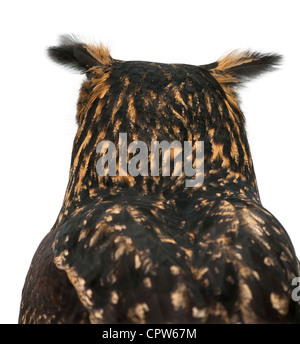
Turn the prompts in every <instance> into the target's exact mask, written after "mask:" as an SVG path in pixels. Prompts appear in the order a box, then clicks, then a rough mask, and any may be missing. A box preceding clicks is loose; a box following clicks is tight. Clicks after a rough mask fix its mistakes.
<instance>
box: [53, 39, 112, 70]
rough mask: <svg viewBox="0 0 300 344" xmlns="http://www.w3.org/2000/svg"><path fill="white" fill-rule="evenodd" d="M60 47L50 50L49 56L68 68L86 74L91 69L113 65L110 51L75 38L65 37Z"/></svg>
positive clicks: (61, 40)
mask: <svg viewBox="0 0 300 344" xmlns="http://www.w3.org/2000/svg"><path fill="white" fill-rule="evenodd" d="M59 43H60V44H59V45H58V46H54V47H50V48H48V55H49V57H50V58H51V59H52V60H53V61H54V62H57V63H59V64H61V65H64V66H66V67H69V68H72V69H75V70H77V71H79V72H81V73H85V72H86V71H87V70H89V69H90V68H91V67H95V66H98V67H103V66H105V65H109V64H111V61H112V59H111V57H110V54H109V51H108V49H106V48H105V47H103V46H102V45H100V46H98V47H97V46H93V45H89V44H85V43H82V42H80V41H79V40H78V39H77V38H76V37H75V36H72V35H63V36H61V37H60V42H59Z"/></svg>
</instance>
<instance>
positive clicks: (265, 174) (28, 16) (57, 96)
mask: <svg viewBox="0 0 300 344" xmlns="http://www.w3.org/2000/svg"><path fill="white" fill-rule="evenodd" d="M298 3H299V1H297V0H294V1H293V0H285V1H276V0H272V1H268V0H263V1H262V0H251V1H238V0H236V1H234V0H226V1H222V0H221V1H213V0H210V1H207V0H206V1H199V0H185V1H182V0H180V1H177V0H151V1H147V2H146V1H142V0H139V1H137V0H135V1H130V0H127V1H107V0H106V1H91V0H84V1H82V0H81V1H76V0H72V1H66V0H59V1H57V0H52V1H37V0H36V1H33V0H27V1H22V0H19V1H15V0H10V1H6V2H4V1H2V2H1V5H0V16H1V20H0V26H1V28H0V29H1V30H0V32H1V53H0V60H1V61H0V62H1V64H0V68H1V84H0V87H1V92H0V95H1V104H2V107H1V119H0V120H1V125H0V130H1V135H0V140H1V142H0V149H1V169H0V173H1V207H0V209H1V214H2V215H1V217H2V221H1V234H0V235H1V237H0V238H1V239H0V255H1V256H0V264H1V265H0V268H1V275H0V276H1V282H0V323H16V322H17V319H18V312H19V304H20V298H21V290H22V287H23V283H24V279H25V276H26V273H27V270H28V268H29V265H30V262H31V259H32V256H33V254H34V252H35V250H36V248H37V246H38V244H39V243H40V241H41V240H42V238H43V237H44V236H45V235H46V233H47V232H48V231H49V230H50V228H51V227H52V225H53V224H54V222H55V220H56V217H57V215H58V213H59V210H60V207H61V204H62V201H63V197H64V192H65V189H66V186H67V181H68V173H69V164H70V158H71V149H72V142H73V137H74V135H75V131H76V126H75V111H76V102H77V96H78V91H79V88H80V84H81V81H82V79H83V77H82V76H81V75H78V74H73V73H71V72H70V71H67V70H64V69H63V68H61V67H59V66H57V65H55V64H54V63H52V62H51V61H50V60H49V59H48V58H47V56H46V53H45V51H46V48H47V46H49V45H54V44H56V43H57V38H58V36H59V35H60V34H65V33H74V34H78V35H80V36H82V37H83V38H87V39H89V40H90V41H92V42H93V41H94V42H98V41H101V42H103V43H104V44H106V45H108V46H109V47H110V50H111V55H112V56H113V57H114V58H117V59H124V60H148V61H149V60H152V61H156V62H166V63H171V62H174V63H187V64H204V63H210V62H213V61H215V60H216V59H218V58H219V57H220V56H222V55H223V54H224V53H227V52H229V51H231V50H233V49H237V48H240V49H248V48H250V49H253V50H258V51H262V52H277V53H281V54H283V55H284V62H283V64H282V66H281V68H280V70H279V71H276V72H274V73H270V74H265V75H263V76H262V77H261V78H259V79H257V80H255V81H253V82H251V83H249V84H247V88H243V89H242V90H241V91H240V96H241V99H242V109H243V111H244V113H245V116H246V120H247V131H248V138H249V142H250V147H251V151H252V156H253V160H254V167H255V171H256V175H257V180H258V185H259V189H260V195H261V199H262V203H263V205H264V206H265V207H266V208H267V209H268V210H269V211H271V212H272V213H273V214H274V215H275V216H276V217H277V218H278V220H279V221H280V222H281V223H282V224H283V225H284V227H285V228H286V230H287V232H288V234H289V235H290V237H291V239H292V241H293V243H294V246H295V249H296V252H297V255H298V257H300V234H299V220H298V216H299V213H300V208H299V205H300V204H299V203H300V202H299V199H298V197H299V195H300V186H299V168H300V163H299V148H300V147H299V136H300V133H299V124H300V121H299V118H300V110H299V91H300V89H299V80H300V71H299V63H298V60H299V56H300V45H299V34H300V24H299V4H298ZM297 5H298V7H297ZM3 105H4V106H3Z"/></svg>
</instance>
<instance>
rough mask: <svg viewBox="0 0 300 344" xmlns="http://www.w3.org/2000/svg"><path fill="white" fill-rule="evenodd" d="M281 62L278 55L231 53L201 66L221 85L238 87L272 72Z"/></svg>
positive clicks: (280, 57) (246, 52)
mask: <svg viewBox="0 0 300 344" xmlns="http://www.w3.org/2000/svg"><path fill="white" fill-rule="evenodd" d="M281 61H282V56H281V55H278V54H273V53H271V54H261V53H258V52H250V51H244V52H238V51H233V52H231V53H230V54H228V55H227V56H225V57H224V58H221V59H219V60H218V61H217V62H215V63H212V64H209V65H205V66H202V68H205V69H208V70H209V71H210V72H211V73H212V75H213V76H214V77H215V78H216V79H217V80H218V81H219V82H220V83H222V84H227V85H228V84H231V85H232V86H235V85H238V84H240V83H242V82H244V81H248V80H251V79H252V78H255V77H258V76H259V75H260V74H262V73H264V72H268V71H272V70H274V69H275V67H276V66H278V65H279V64H280V62H281Z"/></svg>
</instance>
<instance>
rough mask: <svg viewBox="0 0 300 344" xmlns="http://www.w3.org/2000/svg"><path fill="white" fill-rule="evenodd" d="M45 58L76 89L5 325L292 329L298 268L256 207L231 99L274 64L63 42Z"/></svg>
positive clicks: (268, 58)
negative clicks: (56, 177)
mask: <svg viewBox="0 0 300 344" xmlns="http://www.w3.org/2000/svg"><path fill="white" fill-rule="evenodd" d="M48 53H49V56H50V58H51V59H52V60H54V61H55V62H57V63H59V64H61V65H63V66H66V67H69V68H71V69H73V70H76V71H79V72H80V73H82V74H83V76H84V80H83V83H82V86H81V89H80V93H79V99H78V103H77V113H76V122H77V133H76V136H75V138H74V143H73V150H72V156H71V166H70V172H69V182H68V185H67V188H66V192H65V196H64V200H63V204H62V207H61V210H60V212H59V214H58V217H57V219H56V222H55V224H54V226H53V227H52V229H51V230H50V231H49V233H48V234H47V235H46V236H45V238H44V239H43V240H42V242H41V243H40V245H39V247H38V248H37V251H36V253H35V254H34V256H33V259H32V262H31V265H30V268H29V271H28V274H27V277H26V280H25V283H24V287H23V291H22V300H21V306H20V314H19V323H31V324H37V323H50V324H54V323H78V324H79V323H96V324H117V323H118V324H121V323H123V324H153V323H156V324H157V323H160V324H166V323H173V324H179V323H181V324H205V323H222V324H233V323H297V322H298V323H299V322H300V309H299V306H300V302H299V301H295V300H294V299H293V298H292V290H293V286H292V281H293V279H294V278H295V277H297V276H300V275H299V261H298V259H297V257H296V254H295V250H294V247H293V244H292V242H291V240H290V238H289V236H288V234H287V232H286V230H285V229H284V228H283V226H282V225H281V224H280V223H279V221H278V220H277V219H276V218H275V217H274V216H273V215H272V214H271V213H270V212H269V211H268V210H267V209H265V208H264V207H263V205H262V203H261V200H260V196H259V191H258V186H257V182H256V177H255V172H254V168H253V162H252V157H251V153H250V149H249V144H248V140H247V135H246V129H245V118H244V115H243V112H242V110H241V108H240V103H239V99H238V93H237V92H238V88H239V87H240V86H241V85H243V84H244V82H246V81H248V80H251V79H252V78H254V77H257V76H258V75H260V74H261V73H263V72H265V71H270V70H273V69H275V67H276V66H277V65H278V64H279V62H280V60H281V56H280V55H277V54H274V53H271V54H263V53H259V52H251V51H233V52H231V53H229V54H228V55H225V56H223V57H221V58H220V59H219V60H217V61H216V62H214V63H211V64H203V65H189V64H166V63H157V62H155V63H154V62H146V61H123V60H117V59H114V58H112V57H111V55H110V51H109V50H108V49H107V48H106V47H105V46H103V45H102V44H99V45H93V44H89V43H83V42H81V41H80V40H79V39H77V38H76V37H74V36H71V35H65V36H63V37H61V39H60V43H59V45H58V46H54V47H50V48H49V49H48ZM270 173H271V171H270ZM275 190H276V189H275V188H274V193H275V192H276V191H275Z"/></svg>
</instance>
